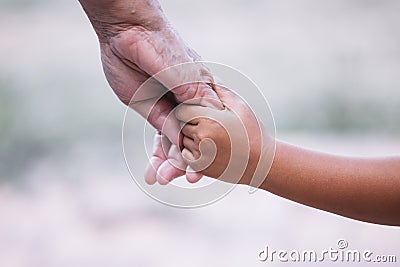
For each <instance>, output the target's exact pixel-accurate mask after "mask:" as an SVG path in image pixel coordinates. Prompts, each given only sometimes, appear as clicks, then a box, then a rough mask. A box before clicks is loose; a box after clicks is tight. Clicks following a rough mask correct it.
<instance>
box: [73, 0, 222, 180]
mask: <svg viewBox="0 0 400 267" xmlns="http://www.w3.org/2000/svg"><path fill="white" fill-rule="evenodd" d="M79 2H80V4H81V5H82V7H83V9H84V11H85V13H86V14H87V16H88V18H89V20H90V22H91V23H92V26H93V28H94V30H95V32H96V34H97V36H98V39H99V43H100V48H101V59H102V63H103V69H104V73H105V75H106V78H107V80H108V82H109V84H110V86H111V87H112V89H113V90H114V92H115V93H116V95H117V96H118V98H119V99H120V100H121V101H122V102H123V103H124V104H126V105H129V106H130V107H131V108H133V109H134V110H135V111H137V112H138V113H139V114H141V115H142V116H144V117H145V118H146V119H147V120H148V121H149V122H150V124H151V125H153V126H154V128H156V129H157V130H158V131H159V132H158V133H157V134H156V136H155V146H154V152H153V155H152V157H151V159H150V165H149V167H148V168H147V171H146V173H145V179H146V181H147V182H148V183H150V184H154V183H155V182H159V183H160V184H166V183H168V182H169V181H171V180H173V179H174V178H176V177H179V176H182V175H184V174H185V173H186V175H187V177H188V178H189V179H192V180H199V179H200V178H201V175H200V174H199V173H195V172H193V171H191V169H190V167H187V165H186V164H185V162H184V161H183V160H182V158H181V155H180V153H177V152H179V148H178V147H179V146H181V139H182V136H181V135H180V133H179V125H178V122H177V121H176V119H174V118H173V117H168V114H170V113H171V111H172V110H173V108H174V107H175V106H176V105H177V104H178V103H180V102H183V101H187V100H191V99H193V98H196V99H199V102H198V104H200V105H203V106H210V107H213V108H215V109H222V108H223V107H222V105H221V104H220V103H219V102H215V101H202V100H201V99H202V97H206V98H207V99H217V96H216V94H215V92H214V90H213V88H212V86H210V85H209V84H210V83H212V81H213V77H212V75H211V74H210V73H209V71H208V70H207V69H206V68H205V67H204V66H203V65H202V64H196V65H193V66H192V67H190V68H186V69H185V70H183V71H182V72H180V75H181V76H176V75H175V73H170V74H167V75H165V76H164V77H162V79H160V80H159V84H158V87H159V88H158V90H153V91H148V92H142V93H141V95H140V96H139V97H136V98H135V99H133V97H134V95H135V93H136V92H137V90H138V89H139V87H140V86H141V85H142V84H143V83H144V82H145V81H146V80H147V79H148V78H149V77H151V76H152V75H154V74H156V73H158V72H160V71H162V70H164V69H166V68H168V67H171V66H174V65H177V64H181V63H191V62H197V61H199V60H200V57H199V55H197V53H196V52H195V51H194V50H193V49H191V48H190V47H188V46H187V45H186V44H185V43H184V42H183V40H182V39H181V38H180V36H179V35H178V33H177V32H176V31H175V30H174V29H173V28H172V26H171V25H170V23H169V22H168V20H167V18H166V17H165V15H164V13H163V11H162V9H161V6H160V4H159V2H158V1H157V0H114V1H110V0H80V1H79ZM187 76H193V79H194V80H196V81H201V82H200V83H195V84H187V85H184V86H179V87H175V88H168V89H171V91H170V92H169V93H168V94H166V95H164V96H163V97H162V98H161V99H160V100H158V99H159V97H161V96H162V95H163V93H165V92H166V91H167V90H166V88H165V87H167V86H168V85H169V84H177V83H179V80H180V79H182V78H183V79H185V78H187ZM154 104H155V106H154V107H153V105H154ZM161 130H162V133H161ZM161 144H164V147H162V146H161ZM172 162H173V163H174V164H171V163H172Z"/></svg>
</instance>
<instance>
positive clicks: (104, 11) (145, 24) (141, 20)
mask: <svg viewBox="0 0 400 267" xmlns="http://www.w3.org/2000/svg"><path fill="white" fill-rule="evenodd" d="M79 2H80V4H81V6H82V8H83V10H84V11H85V13H86V15H87V16H88V18H89V20H90V22H91V24H92V26H93V28H94V30H95V32H96V34H97V36H98V37H99V40H100V41H101V42H107V41H108V39H109V38H111V37H113V36H116V35H117V34H119V33H121V32H123V31H126V30H128V29H131V28H132V27H138V28H143V29H145V30H149V31H159V30H161V29H164V28H166V27H167V26H168V21H167V19H166V17H165V15H164V13H163V11H162V9H161V6H160V5H159V3H158V1H156V0H149V1H145V2H143V1H138V0H130V1H109V0H79Z"/></svg>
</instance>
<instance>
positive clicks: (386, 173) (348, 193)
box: [176, 87, 400, 226]
mask: <svg viewBox="0 0 400 267" xmlns="http://www.w3.org/2000/svg"><path fill="white" fill-rule="evenodd" d="M217 94H218V96H219V98H220V99H221V101H222V102H223V103H224V104H225V106H227V109H226V110H224V111H218V112H216V113H212V112H211V113H210V112H209V110H208V109H207V108H202V107H198V106H195V105H182V106H181V107H180V108H179V109H178V110H177V111H176V116H177V117H178V118H179V119H180V120H181V121H182V123H185V126H184V127H183V129H182V131H183V133H184V135H185V137H184V144H185V149H184V150H183V155H184V158H185V160H186V161H187V162H188V163H189V164H192V165H194V168H195V167H196V166H195V165H196V160H199V158H206V159H207V158H211V157H213V156H212V155H214V152H213V151H211V149H210V150H207V149H200V148H199V145H200V143H201V142H202V140H205V139H208V140H213V141H214V144H215V146H216V149H217V151H222V153H218V152H217V153H216V157H215V159H213V161H212V163H211V165H209V167H208V168H206V169H204V170H202V173H203V174H205V175H207V176H210V177H213V178H216V179H221V177H220V176H221V172H222V170H223V169H224V168H230V167H231V166H228V162H229V157H230V156H231V153H226V151H230V150H231V141H230V139H229V133H227V131H226V130H225V129H224V127H222V125H224V124H226V123H230V124H232V120H230V119H229V117H230V116H239V117H240V119H241V120H242V121H243V124H244V125H245V127H246V130H247V131H249V132H251V133H252V138H251V142H249V146H250V151H251V153H250V157H249V162H248V165H247V166H246V171H245V173H244V174H243V175H242V176H241V177H223V178H222V180H223V181H228V182H229V178H232V179H234V180H235V179H236V180H239V183H242V184H247V185H248V184H249V182H250V179H251V178H252V175H253V174H254V170H255V166H257V164H258V161H259V160H260V158H262V157H261V154H262V153H263V151H269V149H268V147H272V146H274V143H275V144H276V151H275V156H274V158H273V162H272V167H271V169H270V171H269V172H264V175H265V177H264V179H263V182H262V184H261V185H260V186H259V188H260V189H263V190H266V191H269V192H271V193H273V194H276V195H278V196H281V197H284V198H287V199H289V200H293V201H296V202H298V203H301V204H304V205H307V206H310V207H314V208H317V209H321V210H325V211H328V212H332V213H335V214H338V215H342V216H345V217H348V218H352V219H356V220H360V221H365V222H371V223H376V224H383V225H394V226H400V157H399V156H394V157H382V158H361V157H345V156H337V155H330V154H325V153H320V152H316V151H312V150H308V149H304V148H300V147H296V146H293V145H290V144H287V143H285V142H281V141H279V140H273V139H272V138H271V137H269V136H268V132H267V131H265V130H264V129H263V127H262V126H261V129H263V130H261V131H260V130H259V129H260V127H258V125H260V122H258V120H257V119H256V117H255V116H254V115H252V111H251V109H250V108H249V107H247V106H246V104H245V103H244V102H243V101H241V99H240V98H239V97H238V96H236V95H235V94H233V93H231V92H229V91H228V90H226V89H223V88H218V87H217ZM218 114H220V115H218ZM221 114H222V115H221ZM213 116H214V117H213ZM224 117H226V119H225V118H224ZM193 118H195V119H193ZM216 121H218V122H216ZM260 135H261V136H260ZM254 136H256V137H257V138H255V137H254ZM236 138H237V137H236ZM239 138H243V140H242V142H241V143H245V142H246V140H245V138H247V136H245V135H243V136H241V137H239ZM260 147H262V149H260ZM261 163H263V162H261ZM234 167H237V166H234Z"/></svg>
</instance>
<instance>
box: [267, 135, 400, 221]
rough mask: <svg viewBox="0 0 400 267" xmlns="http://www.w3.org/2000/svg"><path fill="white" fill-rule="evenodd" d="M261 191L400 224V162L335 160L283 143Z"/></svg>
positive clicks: (355, 216)
mask: <svg viewBox="0 0 400 267" xmlns="http://www.w3.org/2000/svg"><path fill="white" fill-rule="evenodd" d="M261 188H262V189H264V190H267V191H269V192H271V193H274V194H276V195H279V196H282V197H285V198H287V199H290V200H293V201H296V202H298V203H301V204H305V205H307V206H311V207H314V208H318V209H321V210H325V211H329V212H332V213H336V214H339V215H343V216H346V217H349V218H353V219H357V220H361V221H366V222H372V223H379V224H387V225H397V226H399V225H400V157H391V158H375V159H372V158H371V159H367V158H350V157H343V156H334V155H328V154H323V153H319V152H315V151H310V150H306V149H303V148H298V147H294V146H292V145H289V144H286V143H283V142H279V141H278V142H277V145H276V153H275V158H274V162H273V164H272V168H271V170H270V172H269V174H268V177H267V179H266V180H265V181H264V183H263V184H262V185H261Z"/></svg>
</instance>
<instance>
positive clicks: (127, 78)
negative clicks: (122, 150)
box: [80, 0, 400, 225]
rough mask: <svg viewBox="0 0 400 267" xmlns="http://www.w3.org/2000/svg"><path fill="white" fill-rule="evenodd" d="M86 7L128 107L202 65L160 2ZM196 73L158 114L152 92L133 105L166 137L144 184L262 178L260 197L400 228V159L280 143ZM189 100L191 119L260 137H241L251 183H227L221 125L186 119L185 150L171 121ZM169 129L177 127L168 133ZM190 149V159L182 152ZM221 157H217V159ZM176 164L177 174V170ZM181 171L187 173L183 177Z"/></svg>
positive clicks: (84, 0) (100, 1)
mask: <svg viewBox="0 0 400 267" xmlns="http://www.w3.org/2000/svg"><path fill="white" fill-rule="evenodd" d="M80 3H81V5H82V7H83V8H84V10H85V12H86V14H87V15H88V17H89V19H90V21H91V23H92V25H93V28H94V30H95V31H96V33H97V35H98V38H99V43H100V48H101V58H102V63H103V68H104V72H105V75H106V77H107V80H108V82H109V84H110V85H111V87H112V89H113V90H114V92H115V93H116V95H117V96H118V97H119V99H120V100H121V101H122V102H123V103H125V104H127V105H128V104H130V103H131V100H132V97H133V96H134V94H135V92H136V91H137V90H138V88H139V87H140V86H141V85H142V84H143V82H144V81H145V80H147V79H148V78H149V77H150V76H151V75H154V74H155V73H157V72H159V71H161V70H163V69H165V68H167V67H170V66H173V65H176V64H180V63H186V62H196V61H198V60H200V57H199V56H198V55H197V54H196V53H195V52H194V51H193V50H192V49H191V48H189V47H188V46H187V45H186V44H185V43H184V42H183V41H182V39H181V38H180V37H179V35H178V34H177V33H176V32H175V31H174V30H173V28H172V26H171V25H170V23H169V22H168V20H167V19H166V17H165V15H164V13H163V11H162V10H161V8H160V5H159V3H158V1H156V0H115V1H110V0H80ZM189 73H190V75H193V73H195V74H196V73H197V76H198V77H196V78H197V79H196V80H198V81H202V82H201V83H196V84H190V85H186V86H180V87H177V88H171V89H173V90H172V91H171V92H170V93H169V94H168V95H166V96H164V97H162V98H161V99H160V100H159V101H157V102H156V105H155V107H154V109H151V108H152V104H153V103H154V99H157V98H158V97H160V95H159V94H155V93H154V92H148V94H146V93H145V94H142V95H141V97H140V99H135V101H134V105H130V106H131V107H132V108H133V109H135V110H136V111H137V112H139V113H140V114H142V115H143V116H144V115H146V116H145V117H146V119H147V120H148V121H149V122H150V123H151V124H152V125H153V126H154V127H155V128H156V129H158V130H159V132H158V133H157V134H156V136H155V148H154V153H153V156H152V157H151V159H150V166H149V168H148V169H147V171H146V174H145V179H146V181H147V182H148V183H149V184H154V183H155V182H157V181H158V182H159V183H160V184H166V183H168V182H170V181H171V180H173V179H174V178H176V177H179V176H182V175H184V174H185V173H186V176H187V179H188V180H189V181H190V182H197V181H198V180H199V179H200V178H201V173H203V174H205V175H207V176H210V177H215V178H221V179H222V180H224V181H226V182H238V183H242V184H250V183H251V179H252V177H253V176H254V173H257V175H261V176H262V174H263V173H265V177H261V178H262V181H263V182H262V183H261V184H260V186H259V188H261V189H264V190H267V191H270V192H272V193H274V194H277V195H279V196H282V197H285V198H288V199H291V200H294V201H296V202H299V203H302V204H305V205H308V206H311V207H315V208H318V209H322V210H326V211H329V212H333V213H336V214H340V215H343V216H346V217H349V218H354V219H357V220H362V221H367V222H373V223H380V224H387V225H400V179H399V173H400V158H399V157H391V158H376V159H364V158H348V157H339V156H334V155H328V154H322V153H319V152H314V151H309V150H305V149H302V148H298V147H295V146H292V145H289V144H286V143H284V142H280V141H275V140H272V139H271V138H270V137H269V136H268V132H267V130H265V129H263V127H262V125H260V123H259V122H258V121H257V119H256V117H255V116H254V115H253V114H251V110H250V109H249V108H248V107H247V106H246V105H245V103H243V102H242V101H240V99H239V98H238V97H237V96H235V95H233V94H231V93H230V92H229V91H227V90H221V89H218V88H217V89H218V90H217V93H216V92H215V91H214V89H215V88H214V87H213V85H212V82H213V78H212V75H211V74H210V73H209V72H208V70H207V69H206V68H205V67H203V66H201V64H200V65H196V67H195V68H194V69H191V70H190V71H189ZM183 75H185V73H183ZM174 79H176V77H175V76H174V75H171V76H170V77H168V75H167V77H164V78H163V79H162V80H160V81H159V88H160V91H163V90H165V88H164V87H165V86H166V85H167V84H169V83H170V82H171V81H172V80H174ZM219 98H221V101H222V103H223V104H224V105H225V106H226V107H227V108H226V109H224V105H223V104H222V103H220V102H218V101H213V100H218V99H219ZM193 99H195V101H196V100H197V102H193ZM204 99H206V100H204ZM188 100H192V102H191V104H192V105H191V106H190V109H193V112H192V113H193V114H192V115H196V114H197V115H199V116H201V115H206V116H209V114H208V112H206V113H205V114H203V111H201V110H199V109H198V108H199V107H203V108H204V107H206V108H211V109H213V110H214V111H215V110H217V111H218V110H221V113H220V114H219V115H218V119H219V120H220V121H224V118H226V120H228V123H231V122H232V120H231V119H232V117H234V116H239V117H240V118H241V119H242V121H243V125H242V126H243V127H244V128H245V129H246V130H248V131H250V132H252V133H253V135H252V138H251V139H250V142H249V143H246V142H247V141H248V140H249V139H248V137H247V136H246V137H245V136H242V137H241V136H240V134H238V135H237V136H236V139H238V140H236V142H239V143H242V144H248V146H249V147H248V148H249V151H248V152H249V153H248V158H249V161H248V164H246V165H245V166H242V167H243V168H240V166H239V169H244V173H243V175H240V174H238V175H237V176H239V177H233V175H230V173H229V172H228V174H229V175H222V176H221V174H222V173H223V172H224V170H225V167H226V165H227V164H228V163H227V162H229V160H228V159H227V158H226V157H227V156H230V154H232V153H229V151H233V150H234V149H233V148H232V145H231V142H230V141H229V138H228V137H229V135H232V133H230V134H229V135H228V133H227V132H226V131H225V130H224V128H223V127H221V126H220V125H219V124H218V123H215V122H213V121H212V120H210V119H204V118H203V119H198V120H197V121H196V122H194V121H192V118H193V117H192V118H186V119H187V120H185V118H183V117H182V116H180V115H179V110H178V112H177V113H178V114H177V116H178V117H179V119H181V120H182V121H186V122H192V123H190V125H188V126H185V127H184V128H183V131H182V132H183V133H184V137H183V141H182V135H181V134H180V132H179V123H178V121H177V120H175V119H174V118H173V117H169V119H168V114H170V113H171V112H172V111H173V109H174V107H175V106H176V105H177V104H179V103H182V102H185V101H188ZM148 113H150V114H148ZM233 113H235V114H233ZM213 114H216V113H213ZM147 115H148V116H147ZM167 120H170V121H169V122H167V123H166V121H167ZM233 121H234V120H233ZM234 122H235V121H234ZM164 125H167V127H163V126H164ZM238 127H239V128H240V126H238ZM161 130H163V133H161V132H160V131H161ZM241 138H242V139H243V140H240V139H241ZM207 140H212V141H213V142H214V144H215V145H216V148H217V151H216V154H215V155H214V154H213V153H214V152H215V151H214V152H212V151H211V150H210V151H207V149H203V150H202V154H201V157H200V150H201V149H200V148H199V146H200V143H201V141H205V142H204V143H203V144H205V145H204V147H205V148H207V147H208V146H207ZM240 141H242V142H240ZM182 143H183V144H182ZM162 144H163V145H162ZM275 144H276V152H275V157H274V158H272V157H271V156H270V151H271V147H273V146H275ZM182 145H183V146H184V149H183V151H182V154H183V155H184V159H182V157H181V153H179V151H180V149H179V147H178V146H182ZM163 147H164V149H163ZM235 147H236V145H235ZM208 153H209V155H208ZM265 155H267V156H265ZM213 156H216V157H215V159H214V158H212V157H213ZM199 157H200V158H205V159H206V161H207V160H208V161H210V162H209V163H210V164H211V165H210V166H208V168H206V169H204V170H202V171H201V173H196V172H193V171H192V170H191V168H190V165H193V168H195V169H197V167H201V164H200V165H199V164H198V162H199V161H198V160H196V159H197V158H199ZM235 157H236V156H235ZM237 157H238V158H240V156H237ZM211 158H212V160H210V159H211ZM269 159H271V160H272V159H273V162H272V168H271V170H270V171H269V173H268V172H267V171H266V170H263V169H262V168H261V171H260V169H258V168H257V165H258V162H260V161H261V163H263V162H264V160H265V161H268V160H269ZM170 162H176V163H179V164H176V165H172V164H170ZM188 164H189V166H187V165H188ZM177 165H180V166H181V167H180V168H177V167H176V166H177ZM197 165H199V166H197ZM261 165H262V164H261ZM235 167H238V166H235ZM233 171H235V169H233ZM231 173H232V172H231ZM267 173H268V174H267ZM259 178H260V177H259Z"/></svg>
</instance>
